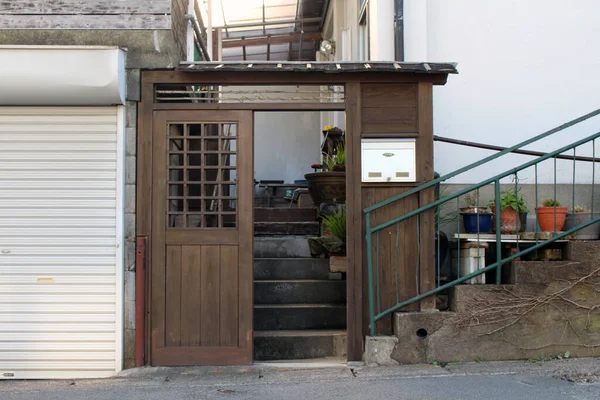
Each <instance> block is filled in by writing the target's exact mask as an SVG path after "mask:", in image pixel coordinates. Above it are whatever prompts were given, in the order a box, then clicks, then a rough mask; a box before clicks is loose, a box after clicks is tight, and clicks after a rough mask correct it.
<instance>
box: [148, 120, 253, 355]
mask: <svg viewBox="0 0 600 400" xmlns="http://www.w3.org/2000/svg"><path fill="white" fill-rule="evenodd" d="M153 119H154V123H153V151H152V153H153V154H152V156H153V161H152V168H153V179H152V181H153V190H152V210H153V211H152V253H151V254H152V259H151V263H152V264H151V271H150V279H151V281H150V292H151V304H150V308H151V319H150V327H151V338H150V340H151V348H150V353H151V354H150V360H151V364H152V365H236V364H250V363H252V303H253V291H252V288H253V286H252V279H253V278H252V260H253V225H252V220H253V215H252V212H253V204H252V201H253V160H252V157H253V140H252V123H253V122H252V112H251V111H155V112H154V116H153ZM140 173H143V171H140Z"/></svg>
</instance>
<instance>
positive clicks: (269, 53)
mask: <svg viewBox="0 0 600 400" xmlns="http://www.w3.org/2000/svg"><path fill="white" fill-rule="evenodd" d="M267 61H271V43H267Z"/></svg>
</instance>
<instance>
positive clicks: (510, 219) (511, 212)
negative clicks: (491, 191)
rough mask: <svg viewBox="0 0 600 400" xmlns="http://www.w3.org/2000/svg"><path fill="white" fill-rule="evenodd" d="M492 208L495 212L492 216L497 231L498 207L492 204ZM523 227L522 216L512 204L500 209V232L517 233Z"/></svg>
mask: <svg viewBox="0 0 600 400" xmlns="http://www.w3.org/2000/svg"><path fill="white" fill-rule="evenodd" d="M490 209H491V210H492V212H493V213H494V217H493V218H492V226H493V229H494V231H496V207H495V206H491V207H490ZM520 228H521V221H520V218H518V216H517V211H516V210H515V209H514V208H512V207H511V206H508V207H506V208H505V209H504V210H500V233H504V234H510V233H517V232H518V231H519V229H520Z"/></svg>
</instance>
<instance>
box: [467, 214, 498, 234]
mask: <svg viewBox="0 0 600 400" xmlns="http://www.w3.org/2000/svg"><path fill="white" fill-rule="evenodd" d="M461 215H462V217H463V225H464V227H465V232H466V233H477V232H479V233H489V232H490V230H491V228H492V217H493V216H494V214H492V213H474V214H469V213H461Z"/></svg>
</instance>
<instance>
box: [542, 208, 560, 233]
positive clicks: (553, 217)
mask: <svg viewBox="0 0 600 400" xmlns="http://www.w3.org/2000/svg"><path fill="white" fill-rule="evenodd" d="M535 212H536V214H537V222H538V225H539V226H540V229H541V230H542V231H544V232H554V231H555V230H556V231H560V230H562V228H563V227H564V226H565V220H566V219H567V207H556V208H555V207H538V208H536V209H535ZM555 221H556V223H555Z"/></svg>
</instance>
